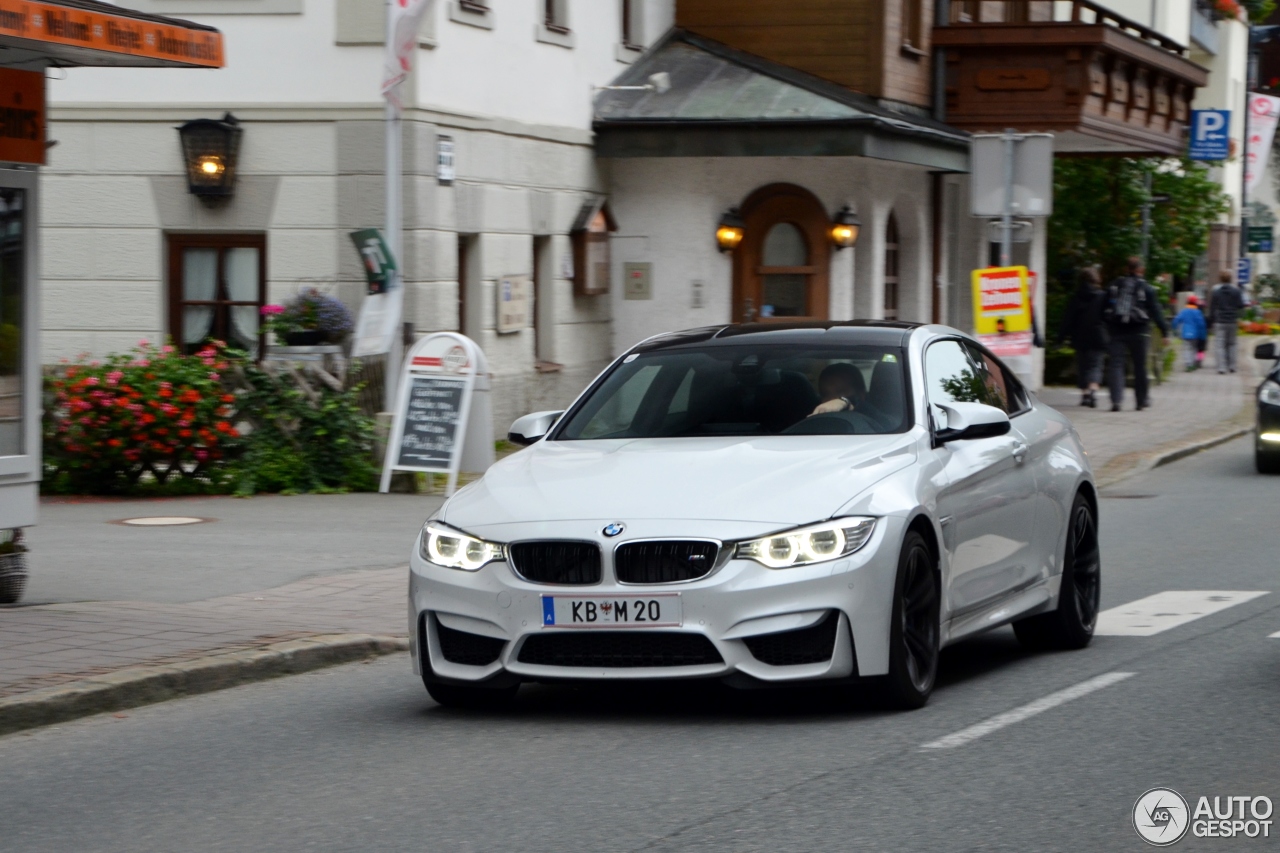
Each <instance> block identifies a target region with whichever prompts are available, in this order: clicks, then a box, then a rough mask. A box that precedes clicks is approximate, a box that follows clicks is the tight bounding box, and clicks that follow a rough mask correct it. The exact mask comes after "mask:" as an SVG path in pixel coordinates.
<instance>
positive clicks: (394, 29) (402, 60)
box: [382, 0, 433, 110]
mask: <svg viewBox="0 0 1280 853" xmlns="http://www.w3.org/2000/svg"><path fill="white" fill-rule="evenodd" d="M432 3H433V0H391V2H390V5H388V6H387V14H388V15H390V16H391V20H390V21H389V22H388V25H387V30H388V32H389V33H390V35H391V38H390V40H389V41H388V42H387V50H386V60H385V67H384V69H383V72H382V97H384V98H386V99H387V100H388V101H390V102H391V104H392V105H393V106H394V107H395V108H396V110H402V109H404V104H403V103H401V100H400V84H401V83H403V82H404V81H405V79H406V78H407V77H408V76H409V75H410V74H411V73H412V72H413V57H414V54H415V52H416V51H417V49H418V31H419V30H420V29H421V27H422V18H423V17H424V16H425V15H426V13H427V10H428V9H430V8H431V5H432Z"/></svg>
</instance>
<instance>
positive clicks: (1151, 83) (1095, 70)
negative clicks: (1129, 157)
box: [933, 0, 1208, 155]
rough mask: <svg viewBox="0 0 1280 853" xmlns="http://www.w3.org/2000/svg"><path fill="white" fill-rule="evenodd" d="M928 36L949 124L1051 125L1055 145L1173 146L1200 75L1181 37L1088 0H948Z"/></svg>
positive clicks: (1181, 138) (1179, 142) (993, 128)
mask: <svg viewBox="0 0 1280 853" xmlns="http://www.w3.org/2000/svg"><path fill="white" fill-rule="evenodd" d="M933 43H934V45H935V46H937V47H939V48H941V49H942V50H943V51H944V52H945V55H946V56H945V58H946V98H947V105H946V110H947V114H946V122H947V123H948V124H950V125H953V126H955V127H958V128H962V129H964V130H967V131H970V132H975V133H977V132H998V131H1002V130H1004V129H1006V128H1012V129H1015V130H1019V131H1051V132H1053V133H1054V134H1056V135H1057V138H1056V140H1055V149H1056V150H1057V151H1058V152H1059V153H1063V154H1166V155H1176V154H1180V153H1182V152H1183V151H1184V150H1185V149H1186V127H1187V122H1188V120H1189V118H1190V105H1191V99H1192V96H1193V94H1194V92H1195V89H1196V87H1198V86H1203V85H1204V84H1205V82H1206V81H1207V80H1208V71H1206V70H1205V69H1204V68H1202V67H1200V66H1199V65H1196V64H1195V63H1194V62H1192V61H1191V60H1189V59H1188V58H1187V49H1186V47H1184V46H1182V45H1180V44H1177V43H1176V42H1173V41H1171V40H1169V39H1167V38H1165V37H1164V36H1162V35H1161V34H1159V33H1157V32H1154V31H1152V30H1149V29H1147V28H1146V27H1144V26H1142V25H1140V24H1137V23H1134V22H1133V21H1130V20H1127V19H1125V18H1123V17H1121V16H1119V15H1116V14H1114V13H1113V12H1110V11H1109V10H1107V9H1103V8H1101V7H1099V6H1097V5H1095V4H1094V3H1091V2H1087V0H1057V2H1055V0H1003V2H998V3H993V2H955V0H953V2H952V3H951V21H950V23H949V24H948V25H947V26H940V27H935V28H934V31H933Z"/></svg>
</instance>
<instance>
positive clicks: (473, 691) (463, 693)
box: [422, 678, 520, 711]
mask: <svg viewBox="0 0 1280 853" xmlns="http://www.w3.org/2000/svg"><path fill="white" fill-rule="evenodd" d="M422 681H423V684H425V685H426V688H427V693H428V694H430V696H431V698H432V699H434V700H436V702H437V703H438V704H440V705H443V706H444V707H446V708H465V709H467V710H471V711H497V710H501V709H503V708H506V707H507V706H509V705H510V704H511V703H512V701H514V700H515V698H516V693H518V692H519V690H520V685H519V684H512V685H509V686H507V687H472V686H470V685H467V684H445V683H443V682H440V681H429V680H427V679H425V678H424V679H422Z"/></svg>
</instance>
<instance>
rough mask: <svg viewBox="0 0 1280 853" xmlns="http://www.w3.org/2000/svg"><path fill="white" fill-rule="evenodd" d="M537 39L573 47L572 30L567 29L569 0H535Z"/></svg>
mask: <svg viewBox="0 0 1280 853" xmlns="http://www.w3.org/2000/svg"><path fill="white" fill-rule="evenodd" d="M537 3H538V15H539V18H538V28H537V33H536V36H537V39H538V41H540V42H545V43H547V44H555V45H559V46H560V47H573V31H572V30H570V29H569V0H537Z"/></svg>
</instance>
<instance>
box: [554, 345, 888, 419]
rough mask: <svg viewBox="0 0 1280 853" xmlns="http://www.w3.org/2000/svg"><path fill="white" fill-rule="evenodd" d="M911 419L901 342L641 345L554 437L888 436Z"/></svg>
mask: <svg viewBox="0 0 1280 853" xmlns="http://www.w3.org/2000/svg"><path fill="white" fill-rule="evenodd" d="M908 426H910V419H909V415H908V411H907V405H906V387H905V383H904V380H903V355H902V350H901V349H899V348H897V347H884V346H846V347H822V348H816V347H801V346H796V345H783V344H771V345H761V344H756V345H743V346H708V347H688V348H681V349H679V350H660V351H656V352H652V353H638V354H632V355H630V356H628V357H627V358H626V359H625V360H624V362H623V363H622V364H619V365H618V366H617V367H616V368H615V369H614V370H613V371H612V372H611V373H610V374H609V375H608V376H607V377H606V378H605V380H604V381H603V382H602V383H601V384H600V385H599V386H597V387H596V388H595V390H594V391H592V392H591V394H590V395H589V396H588V397H587V398H586V399H584V400H583V401H582V403H581V404H580V405H579V406H578V407H577V408H576V409H575V410H574V411H573V412H571V413H570V415H569V417H568V418H567V420H566V421H565V423H564V425H563V426H562V427H561V429H560V430H559V432H558V433H557V434H556V436H555V438H556V439H559V440H566V439H567V440H577V439H604V438H668V437H676V436H708V435H881V434H884V433H892V432H902V431H904V430H906V429H907V427H908Z"/></svg>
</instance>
